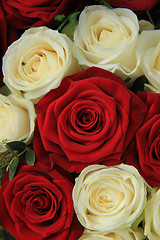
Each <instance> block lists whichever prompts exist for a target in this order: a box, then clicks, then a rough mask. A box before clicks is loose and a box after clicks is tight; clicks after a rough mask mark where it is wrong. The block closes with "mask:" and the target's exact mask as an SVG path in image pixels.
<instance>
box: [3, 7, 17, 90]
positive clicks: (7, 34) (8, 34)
mask: <svg viewBox="0 0 160 240" xmlns="http://www.w3.org/2000/svg"><path fill="white" fill-rule="evenodd" d="M0 33H1V34H0V86H1V85H2V84H3V74H2V58H3V56H4V54H5V51H6V50H7V47H8V45H10V44H11V43H12V42H13V41H15V40H16V39H17V36H16V33H15V31H14V30H13V29H11V28H9V26H8V25H7V22H6V18H5V13H4V12H3V9H2V7H1V6H0Z"/></svg>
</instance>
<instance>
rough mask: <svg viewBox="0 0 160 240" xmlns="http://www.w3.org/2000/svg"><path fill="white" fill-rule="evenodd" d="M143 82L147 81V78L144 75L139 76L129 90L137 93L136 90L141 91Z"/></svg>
mask: <svg viewBox="0 0 160 240" xmlns="http://www.w3.org/2000/svg"><path fill="white" fill-rule="evenodd" d="M145 83H148V81H147V78H146V77H145V76H144V75H143V76H140V77H138V78H137V79H136V80H135V81H134V83H133V85H132V87H131V88H130V90H131V91H132V92H134V93H137V91H143V90H144V84H145Z"/></svg>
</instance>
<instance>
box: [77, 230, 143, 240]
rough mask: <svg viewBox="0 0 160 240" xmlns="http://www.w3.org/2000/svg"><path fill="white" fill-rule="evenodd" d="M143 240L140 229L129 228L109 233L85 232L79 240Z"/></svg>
mask: <svg viewBox="0 0 160 240" xmlns="http://www.w3.org/2000/svg"><path fill="white" fill-rule="evenodd" d="M97 239H98V240H143V239H144V234H143V230H142V229H138V230H137V231H133V230H132V229H131V228H124V229H120V230H115V231H113V232H109V233H101V232H97V231H89V230H85V231H84V233H83V235H82V236H81V237H80V238H79V240H97Z"/></svg>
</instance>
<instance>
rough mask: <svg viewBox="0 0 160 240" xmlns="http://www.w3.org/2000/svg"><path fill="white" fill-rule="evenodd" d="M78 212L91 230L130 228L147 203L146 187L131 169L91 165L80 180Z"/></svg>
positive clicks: (76, 199)
mask: <svg viewBox="0 0 160 240" xmlns="http://www.w3.org/2000/svg"><path fill="white" fill-rule="evenodd" d="M73 202H74V208H75V212H76V214H77V217H78V219H79V221H80V223H81V224H82V225H83V226H84V227H85V228H87V229H90V230H97V231H102V232H108V231H112V230H114V229H118V228H124V227H130V226H131V224H132V223H133V222H134V221H135V220H136V219H137V218H138V217H139V216H140V214H141V213H142V211H143V209H144V207H145V203H146V183H145V182H144V179H143V178H142V177H141V176H140V174H139V173H138V171H137V170H136V169H135V168H134V167H132V166H128V165H124V164H121V165H118V166H114V167H107V166H103V165H91V166H89V167H87V168H85V169H84V170H83V171H82V172H81V174H80V175H79V177H78V178H77V179H76V183H75V186H74V188H73Z"/></svg>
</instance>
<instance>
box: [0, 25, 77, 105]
mask: <svg viewBox="0 0 160 240" xmlns="http://www.w3.org/2000/svg"><path fill="white" fill-rule="evenodd" d="M71 48H72V41H71V40H70V39H69V38H68V37H67V36H66V35H64V34H62V33H59V32H58V31H56V30H52V29H49V28H47V27H37V28H30V29H29V30H27V31H25V33H24V34H23V35H22V36H21V37H20V38H19V39H18V40H17V41H15V42H14V43H13V44H12V45H10V47H9V48H8V50H7V52H6V54H5V56H4V58H3V74H4V83H5V84H6V85H7V86H8V88H9V89H10V90H11V92H13V93H16V94H20V93H21V94H23V95H24V98H27V99H30V100H33V101H34V102H36V101H37V100H38V99H40V98H41V97H42V96H43V95H45V94H46V93H47V92H49V90H50V89H53V88H57V87H58V86H59V85H60V83H61V80H62V79H63V78H64V77H65V76H66V75H69V74H72V73H75V72H77V71H79V65H78V63H77V61H76V60H75V59H74V58H73V56H72V53H71Z"/></svg>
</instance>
